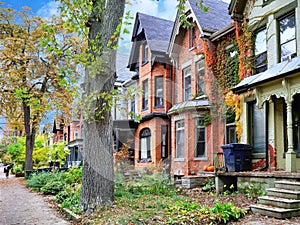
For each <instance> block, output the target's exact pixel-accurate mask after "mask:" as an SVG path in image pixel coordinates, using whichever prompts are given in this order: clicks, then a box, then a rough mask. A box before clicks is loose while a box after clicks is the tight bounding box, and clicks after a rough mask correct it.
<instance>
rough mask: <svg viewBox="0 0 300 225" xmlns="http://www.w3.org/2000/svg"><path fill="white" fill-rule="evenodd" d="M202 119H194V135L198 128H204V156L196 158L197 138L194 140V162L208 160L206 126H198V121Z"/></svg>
mask: <svg viewBox="0 0 300 225" xmlns="http://www.w3.org/2000/svg"><path fill="white" fill-rule="evenodd" d="M200 119H202V118H201V117H198V118H196V119H195V134H197V129H198V128H204V129H205V136H204V143H205V149H204V155H203V156H201V157H196V151H197V142H198V137H196V138H195V151H194V160H208V158H207V143H206V140H207V132H206V126H198V120H200Z"/></svg>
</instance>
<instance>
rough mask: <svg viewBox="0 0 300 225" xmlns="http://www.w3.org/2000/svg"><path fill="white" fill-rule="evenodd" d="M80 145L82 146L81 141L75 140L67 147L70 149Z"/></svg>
mask: <svg viewBox="0 0 300 225" xmlns="http://www.w3.org/2000/svg"><path fill="white" fill-rule="evenodd" d="M82 145H83V139H75V140H72V141H70V142H69V143H68V145H67V146H68V147H69V148H72V147H75V146H82Z"/></svg>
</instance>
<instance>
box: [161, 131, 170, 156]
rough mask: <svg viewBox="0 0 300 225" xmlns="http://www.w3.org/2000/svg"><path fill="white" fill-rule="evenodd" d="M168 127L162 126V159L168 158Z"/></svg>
mask: <svg viewBox="0 0 300 225" xmlns="http://www.w3.org/2000/svg"><path fill="white" fill-rule="evenodd" d="M168 129H169V128H168V125H161V158H162V159H165V158H168V156H169V154H168V150H169V149H168V135H169V134H168Z"/></svg>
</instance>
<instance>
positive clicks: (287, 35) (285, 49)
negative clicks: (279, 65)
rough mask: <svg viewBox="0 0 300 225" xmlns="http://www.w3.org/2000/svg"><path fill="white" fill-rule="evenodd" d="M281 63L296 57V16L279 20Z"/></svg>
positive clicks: (292, 15) (290, 15)
mask: <svg viewBox="0 0 300 225" xmlns="http://www.w3.org/2000/svg"><path fill="white" fill-rule="evenodd" d="M279 31H280V43H279V44H280V56H281V61H285V60H286V59H288V58H293V57H295V56H296V20H295V14H294V13H292V14H289V15H288V16H286V17H284V18H282V19H279Z"/></svg>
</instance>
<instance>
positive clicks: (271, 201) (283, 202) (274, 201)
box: [258, 196, 300, 209]
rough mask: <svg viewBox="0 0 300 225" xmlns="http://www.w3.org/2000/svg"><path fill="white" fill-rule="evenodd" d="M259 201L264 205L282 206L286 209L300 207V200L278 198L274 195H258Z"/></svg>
mask: <svg viewBox="0 0 300 225" xmlns="http://www.w3.org/2000/svg"><path fill="white" fill-rule="evenodd" d="M258 200H259V201H258V203H259V204H262V205H269V206H273V207H280V208H284V209H298V208H300V200H295V199H286V198H278V197H273V196H261V197H258Z"/></svg>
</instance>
